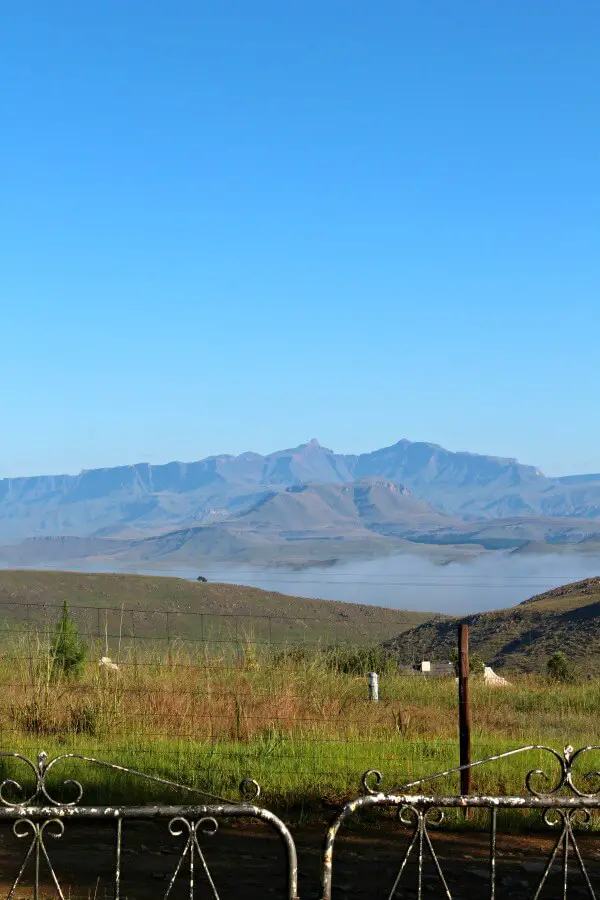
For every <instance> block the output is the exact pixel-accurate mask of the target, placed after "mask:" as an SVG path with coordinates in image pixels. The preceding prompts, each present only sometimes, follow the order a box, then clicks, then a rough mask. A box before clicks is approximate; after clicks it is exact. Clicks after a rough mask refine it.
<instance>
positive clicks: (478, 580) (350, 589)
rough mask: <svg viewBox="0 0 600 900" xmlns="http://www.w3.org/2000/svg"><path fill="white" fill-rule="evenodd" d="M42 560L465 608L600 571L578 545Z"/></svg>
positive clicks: (493, 604)
mask: <svg viewBox="0 0 600 900" xmlns="http://www.w3.org/2000/svg"><path fill="white" fill-rule="evenodd" d="M35 568H47V569H48V568H50V569H52V568H69V569H71V570H75V571H80V572H111V571H112V572H114V571H120V572H129V573H137V574H141V575H165V576H169V575H170V576H175V577H179V578H187V579H192V580H195V579H196V578H197V577H198V575H203V576H204V577H206V578H207V579H208V580H209V581H220V582H226V583H230V584H245V585H249V586H252V587H258V588H264V589H265V590H269V591H280V592H281V593H283V594H290V595H296V596H300V597H314V598H323V599H327V600H344V601H346V602H349V603H366V604H370V605H374V606H387V607H391V608H392V609H412V610H417V611H421V612H423V611H424V612H432V613H436V612H439V613H446V614H448V615H464V614H466V613H473V612H486V611H488V610H491V609H502V608H503V607H507V606H514V605H515V604H516V603H520V602H521V601H523V600H526V599H527V598H528V597H531V596H533V595H534V594H540V593H543V592H544V591H547V590H550V588H554V587H559V586H560V585H562V584H566V583H567V582H570V581H579V580H580V579H583V578H591V577H593V576H596V575H600V560H598V559H597V558H595V557H593V556H591V555H590V556H587V555H584V554H583V553H577V552H574V553H566V552H565V553H556V554H552V553H549V554H547V555H541V554H540V555H531V556H526V555H521V554H518V553H511V552H509V551H506V552H505V551H496V552H489V553H485V554H484V555H482V556H479V557H475V558H471V559H469V561H464V560H463V561H460V562H449V563H446V564H445V565H440V564H439V563H438V564H436V563H433V562H431V561H429V560H427V559H424V558H423V557H422V556H416V555H415V556H411V555H408V554H407V555H402V556H394V557H386V558H382V559H374V560H370V561H368V562H345V563H340V564H338V565H334V566H331V565H330V566H318V565H317V566H314V567H313V566H311V567H310V568H307V569H305V570H302V571H298V570H297V569H291V568H290V569H285V568H282V567H278V568H266V567H261V568H258V567H252V566H249V565H244V566H239V567H236V566H232V565H230V566H227V565H223V564H221V565H219V566H214V565H213V566H205V567H202V566H200V567H198V568H197V569H191V568H185V569H184V568H169V567H164V568H163V567H161V568H159V567H156V566H152V567H150V566H149V567H144V566H139V567H133V568H129V567H127V568H118V567H115V566H111V565H109V564H104V565H102V564H99V565H91V566H86V565H82V566H67V567H65V566H36V567H35Z"/></svg>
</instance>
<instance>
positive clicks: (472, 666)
mask: <svg viewBox="0 0 600 900" xmlns="http://www.w3.org/2000/svg"><path fill="white" fill-rule="evenodd" d="M450 662H451V663H452V665H453V666H454V669H455V671H456V674H457V675H458V650H457V649H456V647H453V648H452V650H451V651H450ZM484 669H485V663H484V661H483V659H482V658H481V656H480V655H479V653H471V654H470V655H469V672H470V673H471V675H482V674H483V670H484Z"/></svg>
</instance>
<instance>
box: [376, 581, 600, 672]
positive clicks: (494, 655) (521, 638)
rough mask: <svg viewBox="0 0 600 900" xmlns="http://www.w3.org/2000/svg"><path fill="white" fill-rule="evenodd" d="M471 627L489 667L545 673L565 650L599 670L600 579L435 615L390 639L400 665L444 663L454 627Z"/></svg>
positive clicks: (475, 647)
mask: <svg viewBox="0 0 600 900" xmlns="http://www.w3.org/2000/svg"><path fill="white" fill-rule="evenodd" d="M459 623H466V624H467V625H469V646H470V649H471V651H472V652H476V653H478V654H479V655H480V656H481V657H483V659H484V661H485V662H486V664H487V665H491V666H492V667H493V668H498V669H501V668H504V669H506V670H507V671H509V670H510V671H521V672H542V671H544V669H545V665H546V661H547V659H548V657H549V656H550V655H551V654H552V653H555V652H556V651H557V650H562V651H563V652H564V653H566V654H567V656H568V657H569V658H570V659H571V660H572V661H573V662H574V663H576V664H577V666H578V668H579V669H580V670H581V671H582V672H590V673H595V674H600V578H588V579H586V580H585V581H578V582H574V583H573V584H567V585H564V586H563V587H560V588H555V589H554V590H551V591H547V592H546V593H544V594H539V595H537V596H535V597H531V599H529V600H526V601H524V602H523V603H521V604H519V605H518V606H513V607H511V608H509V609H502V610H497V611H495V612H489V613H482V614H476V615H471V616H465V617H463V618H454V619H444V620H441V619H432V620H430V621H429V622H425V623H423V624H421V625H418V626H417V627H416V628H413V629H411V630H409V631H405V632H404V633H403V634H401V635H399V636H398V637H396V638H394V639H393V640H391V641H386V642H385V644H384V645H385V646H386V647H387V648H388V649H390V650H392V651H393V653H394V655H395V656H396V657H397V658H398V659H399V661H400V662H401V663H404V664H412V663H413V662H418V661H420V660H422V659H429V660H432V661H438V662H442V661H444V662H445V661H446V660H448V656H449V653H450V651H451V650H452V648H453V647H456V626H457V625H458V624H459Z"/></svg>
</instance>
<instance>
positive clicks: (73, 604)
mask: <svg viewBox="0 0 600 900" xmlns="http://www.w3.org/2000/svg"><path fill="white" fill-rule="evenodd" d="M64 600H66V601H67V603H68V604H69V607H70V608H71V610H72V612H73V615H74V617H75V618H76V620H77V622H78V625H79V628H80V632H81V633H82V634H86V635H89V636H101V637H102V636H104V635H105V634H108V635H109V636H110V637H113V638H115V637H120V638H121V639H123V640H125V641H131V640H132V639H134V640H139V639H144V640H145V641H148V642H150V641H158V642H160V641H165V640H171V641H202V640H206V641H209V642H228V641H237V640H240V641H242V640H244V641H245V640H256V641H257V642H261V643H263V642H267V643H268V642H272V643H281V642H284V643H285V642H288V641H294V642H295V641H308V642H313V641H314V642H317V641H327V642H329V641H349V642H353V643H364V644H367V643H377V642H380V641H382V640H385V639H386V638H390V637H392V636H393V635H396V634H398V632H401V631H403V630H405V629H407V628H412V627H414V626H415V625H418V624H420V623H421V622H423V621H425V620H426V619H427V618H428V617H429V615H430V614H427V613H418V612H407V611H405V610H395V609H386V608H383V607H378V606H367V605H363V604H355V603H341V602H338V601H333V600H313V599H308V598H304V597H292V596H288V595H286V594H279V593H276V592H273V591H264V590H260V589H259V588H253V587H245V586H242V585H231V584H221V583H210V582H209V583H202V582H196V581H187V580H185V579H182V578H167V577H151V576H141V575H117V574H82V573H78V572H54V571H53V572H40V571H31V570H18V571H15V570H5V571H0V624H1V625H2V626H3V628H4V631H5V633H6V632H8V633H9V634H11V635H14V634H15V633H18V632H20V631H29V630H42V631H43V630H45V629H48V628H52V627H53V624H54V622H55V621H56V619H57V616H58V612H59V608H60V606H61V604H62V603H63V601H64Z"/></svg>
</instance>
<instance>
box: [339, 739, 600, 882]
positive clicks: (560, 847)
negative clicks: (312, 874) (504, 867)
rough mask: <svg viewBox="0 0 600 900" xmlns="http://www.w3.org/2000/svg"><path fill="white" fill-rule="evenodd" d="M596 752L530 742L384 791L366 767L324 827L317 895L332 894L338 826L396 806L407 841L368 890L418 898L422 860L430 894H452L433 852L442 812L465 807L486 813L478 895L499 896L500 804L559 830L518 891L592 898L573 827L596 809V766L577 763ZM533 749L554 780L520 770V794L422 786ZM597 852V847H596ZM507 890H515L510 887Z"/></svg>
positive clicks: (599, 786) (599, 785)
mask: <svg viewBox="0 0 600 900" xmlns="http://www.w3.org/2000/svg"><path fill="white" fill-rule="evenodd" d="M597 750H600V747H597V746H589V747H583V748H582V749H580V750H577V751H574V750H573V748H572V747H566V748H565V750H564V753H562V754H561V753H559V752H557V751H556V750H554V749H552V748H551V747H546V746H542V745H537V744H531V745H529V746H526V747H520V748H518V749H516V750H511V751H509V752H507V753H501V754H498V755H496V756H491V757H488V758H486V759H482V760H479V761H477V762H474V763H471V764H470V766H462V767H461V766H459V767H457V768H455V769H450V770H448V771H446V772H439V773H437V774H435V775H430V776H427V777H425V778H421V779H418V780H417V781H412V782H409V783H406V784H403V785H399V786H397V787H395V788H393V789H392V790H390V791H385V792H384V791H381V790H380V787H381V784H382V780H383V779H382V775H381V773H380V772H378V771H376V770H371V771H369V772H366V773H365V775H364V776H363V787H364V791H365V793H364V794H363V795H362V796H359V797H358V798H357V799H355V800H352V801H350V802H349V803H347V804H346V805H345V806H344V808H343V810H342V811H341V813H340V814H339V815H338V816H337V817H336V818H335V819H334V821H333V822H332V823H331V825H330V827H329V829H328V831H327V835H326V840H325V848H324V854H323V861H322V900H331V898H332V890H333V871H334V867H333V863H334V856H335V851H336V841H337V839H338V834H339V831H340V829H341V827H342V825H344V824H345V823H350V822H351V821H352V820H353V819H354V817H356V816H357V815H358V814H359V813H360V812H361V811H367V810H374V809H377V808H380V809H387V810H393V811H395V813H396V815H397V819H398V820H399V822H400V825H401V826H404V827H405V828H406V829H407V842H406V849H405V850H404V852H403V853H402V854H401V855H400V860H399V865H398V867H397V869H396V872H395V875H394V876H393V879H392V881H391V883H390V884H389V885H387V886H386V887H385V890H384V891H383V892H376V889H375V888H374V889H373V890H374V892H373V893H372V894H371V895H370V896H373V897H375V896H377V897H379V896H381V897H387V898H388V900H394V898H400V897H403V896H407V895H408V896H416V897H418V898H419V900H420V898H421V897H422V896H423V890H424V883H423V874H424V865H425V862H426V860H428V861H429V863H430V867H431V869H432V871H433V873H434V878H433V882H432V881H430V882H429V883H428V885H427V887H428V890H429V891H432V892H433V894H432V895H433V896H439V897H446V898H449V900H452V896H453V892H452V889H451V886H450V884H449V881H448V879H447V877H446V874H445V872H444V870H443V866H442V864H441V862H440V859H439V857H438V854H437V853H436V848H435V831H434V830H435V828H436V827H438V826H440V825H441V824H442V822H443V820H444V817H445V815H446V813H447V811H448V810H452V809H453V810H460V811H462V812H463V813H464V814H465V816H468V815H469V814H470V813H472V812H473V811H475V810H481V811H487V819H488V821H487V826H486V827H487V830H488V835H489V844H488V854H487V857H488V859H487V878H486V879H485V880H486V881H487V886H486V885H485V883H483V884H482V883H481V882H480V883H479V884H478V886H477V889H476V895H477V896H478V897H482V896H488V897H489V898H490V900H496V896H497V864H498V852H497V838H498V815H499V813H500V811H501V810H512V811H518V810H521V811H525V810H534V811H536V810H537V811H538V813H539V821H538V823H537V824H538V825H540V826H546V827H548V828H553V829H556V832H557V833H556V837H555V840H554V841H553V844H552V847H551V850H550V853H549V855H548V856H547V858H546V860H545V861H544V863H543V866H542V869H541V871H540V875H539V879H537V880H536V882H535V883H534V884H533V885H531V886H530V885H529V884H527V883H526V882H517V883H518V885H519V887H520V889H521V893H522V889H523V887H525V888H526V889H527V890H526V892H525V893H523V896H529V897H530V898H532V900H538V898H542V897H551V898H553V897H563V898H566V897H567V896H568V895H569V894H570V893H571V892H572V889H573V887H576V890H577V891H578V893H579V894H581V893H582V892H583V893H584V895H587V896H588V897H590V898H594V900H595V898H596V896H597V894H596V892H595V890H594V887H593V884H592V878H591V876H590V872H589V870H588V864H586V860H585V859H584V854H583V853H582V851H581V849H580V846H579V842H578V835H577V829H578V828H581V827H585V826H589V825H590V824H591V823H592V818H593V816H594V814H595V813H597V811H598V810H599V809H600V772H599V771H588V772H583V773H580V772H578V771H577V768H576V766H577V764H578V763H582V762H583V760H584V759H585V754H587V753H589V752H590V751H597ZM531 752H535V753H537V754H538V755H540V756H544V755H545V754H548V756H547V758H548V759H549V760H550V759H551V760H552V761H553V763H554V764H555V767H556V768H557V775H556V776H555V778H554V780H552V779H551V777H550V776H548V775H547V773H546V772H544V771H543V769H541V768H539V767H536V768H534V769H530V770H529V771H527V772H526V774H525V776H524V785H525V793H524V795H523V796H485V795H481V796H475V795H469V796H459V795H448V796H444V795H437V794H434V793H425V792H421V791H422V789H423V788H426V786H429V785H431V784H432V783H435V782H436V781H440V780H443V779H446V778H448V777H449V776H453V775H456V774H458V773H460V772H461V771H463V770H464V769H465V768H470V769H477V768H478V767H480V766H489V765H492V764H494V763H497V762H499V761H500V760H503V759H508V758H509V757H514V756H519V755H521V754H526V753H531ZM542 786H546V790H545V791H542ZM415 788H416V789H417V791H415V790H414V789H415ZM419 789H421V790H419ZM478 824H480V823H478ZM595 852H596V853H597V850H596V851H595ZM573 868H575V869H576V872H577V875H578V880H579V884H578V885H576V886H574V885H573V879H572V874H573ZM551 876H552V878H551ZM513 883H514V880H513ZM509 893H511V895H512V894H514V890H513V891H510V892H509Z"/></svg>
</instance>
